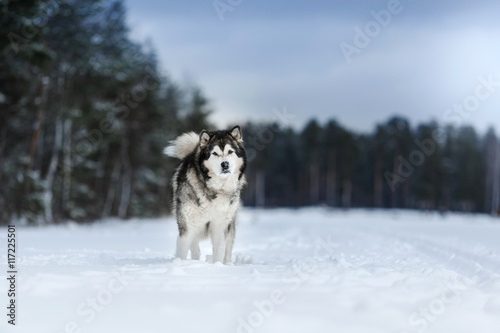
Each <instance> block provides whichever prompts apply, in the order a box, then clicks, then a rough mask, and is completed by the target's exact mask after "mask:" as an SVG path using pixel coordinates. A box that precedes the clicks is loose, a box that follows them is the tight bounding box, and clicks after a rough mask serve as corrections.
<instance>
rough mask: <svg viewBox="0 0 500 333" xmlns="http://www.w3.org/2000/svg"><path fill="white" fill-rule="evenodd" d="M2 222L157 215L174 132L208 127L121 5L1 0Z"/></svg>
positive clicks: (189, 92) (162, 206)
mask: <svg viewBox="0 0 500 333" xmlns="http://www.w3.org/2000/svg"><path fill="white" fill-rule="evenodd" d="M0 11H1V17H0V31H1V34H2V35H1V38H0V108H1V111H0V166H1V167H0V184H1V186H0V223H6V222H7V221H9V220H11V219H24V220H27V221H45V222H52V221H60V220H66V219H72V220H76V221H87V220H91V219H96V218H101V217H106V216H119V217H122V218H125V217H129V216H157V215H161V214H167V213H168V212H169V209H170V207H169V206H170V205H169V202H170V197H169V196H170V192H169V188H168V183H169V180H170V176H171V174H172V172H173V168H174V165H175V161H172V160H171V159H168V158H166V157H165V156H164V155H163V154H162V150H163V148H164V146H165V145H166V143H167V142H168V141H169V140H170V139H172V138H174V137H175V136H176V135H177V134H179V133H181V132H184V131H187V130H191V129H201V128H203V127H208V126H209V124H207V121H206V119H207V116H208V114H209V113H210V110H209V108H208V104H207V100H206V99H205V97H204V96H203V94H202V92H201V91H200V90H199V89H196V87H180V86H179V85H178V84H176V83H175V82H172V81H171V80H170V79H169V78H168V77H166V76H165V75H161V72H160V69H159V67H158V62H157V59H156V56H155V53H154V50H153V49H152V48H151V47H150V46H148V45H142V44H139V43H135V42H132V41H131V40H130V39H129V37H128V30H127V27H126V24H125V21H126V17H125V14H126V13H125V9H124V6H123V3H122V2H121V1H101V0H81V1H62V0H61V1H57V0H52V1H37V0H30V1H10V0H6V1H2V2H1V3H0Z"/></svg>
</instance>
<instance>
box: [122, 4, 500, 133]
mask: <svg viewBox="0 0 500 333" xmlns="http://www.w3.org/2000/svg"><path fill="white" fill-rule="evenodd" d="M125 4H126V6H127V9H128V24H129V27H130V28H131V37H132V39H134V40H136V41H139V42H144V41H151V42H152V44H153V45H154V48H155V49H156V51H157V54H158V59H159V61H160V65H161V68H162V71H163V72H164V73H165V74H167V75H168V76H169V77H171V78H172V79H173V80H174V81H176V82H180V83H181V84H186V85H193V84H194V85H196V86H199V87H200V88H201V89H202V91H203V92H204V94H205V95H206V96H207V97H208V98H209V101H210V104H211V106H212V108H213V109H214V110H215V112H214V114H213V115H212V117H211V120H212V121H213V122H214V123H215V124H217V125H218V126H220V127H224V126H227V125H229V124H234V123H244V122H245V121H247V120H252V121H257V122H268V121H275V122H278V123H279V124H281V125H284V126H292V127H294V128H301V127H302V126H303V125H304V124H305V123H306V122H307V121H309V120H310V119H312V118H315V119H316V120H318V121H320V122H321V123H324V122H326V121H327V120H329V119H335V120H337V121H338V122H340V123H341V124H343V125H344V126H346V127H347V128H350V129H351V130H353V131H356V132H360V133H368V132H371V131H372V130H373V129H374V127H375V125H376V124H379V123H383V122H385V121H387V120H388V118H389V117H391V116H393V115H401V116H404V117H406V118H408V119H409V120H410V122H411V124H412V125H413V126H416V125H417V124H419V123H422V122H428V121H432V120H435V121H438V122H439V123H440V124H447V123H452V124H455V125H469V124H471V125H473V126H474V127H475V128H476V129H477V130H479V131H480V132H482V133H484V132H485V131H486V130H487V129H488V128H489V127H493V128H495V129H496V132H497V133H499V132H500V20H498V13H500V2H498V1H492V0H488V1H486V0H478V1H465V0H455V1H451V0H444V1H439V2H437V1H431V0H400V1H398V0H389V1H378V0H374V1H368V0H360V1H346V0H338V1H337V0H336V1H333V0H332V1H327V0H323V1H320V0H308V1H305V0H303V1H296V0H274V1H269V0H267V1H265V0H251V1H250V0H221V1H218V0H216V1H212V0H206V1H179V0H151V1H142V0H125Z"/></svg>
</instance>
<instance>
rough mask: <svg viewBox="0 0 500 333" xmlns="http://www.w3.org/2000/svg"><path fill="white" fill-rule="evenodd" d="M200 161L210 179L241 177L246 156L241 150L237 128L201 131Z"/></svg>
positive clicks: (240, 138) (240, 137)
mask: <svg viewBox="0 0 500 333" xmlns="http://www.w3.org/2000/svg"><path fill="white" fill-rule="evenodd" d="M199 146H200V155H199V156H200V159H201V160H202V161H201V164H202V166H203V168H204V169H205V170H204V171H205V172H206V173H208V175H209V176H210V177H212V176H216V177H227V176H229V175H232V174H238V175H239V178H240V177H241V176H242V175H243V173H244V172H245V168H246V156H245V150H244V148H243V136H242V134H241V129H240V127H239V126H235V127H233V128H232V129H230V130H228V131H213V132H209V131H205V130H204V131H202V132H201V133H200V142H199Z"/></svg>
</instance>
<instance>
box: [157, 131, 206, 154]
mask: <svg viewBox="0 0 500 333" xmlns="http://www.w3.org/2000/svg"><path fill="white" fill-rule="evenodd" d="M199 140H200V138H199V136H198V134H196V133H195V132H189V133H184V134H182V135H181V136H178V137H177V139H175V140H173V141H170V144H169V145H168V146H167V147H166V148H165V149H164V150H163V152H164V153H165V154H167V155H168V156H171V157H177V158H178V159H183V158H184V157H186V156H188V155H189V154H190V153H191V152H192V151H193V150H194V149H195V148H196V146H197V145H198V142H199Z"/></svg>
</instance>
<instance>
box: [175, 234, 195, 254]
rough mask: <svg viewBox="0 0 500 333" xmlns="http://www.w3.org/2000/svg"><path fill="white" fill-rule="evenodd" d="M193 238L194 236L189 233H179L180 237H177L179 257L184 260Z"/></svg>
mask: <svg viewBox="0 0 500 333" xmlns="http://www.w3.org/2000/svg"><path fill="white" fill-rule="evenodd" d="M192 239H193V237H192V236H191V235H190V234H188V233H184V234H183V235H179V237H178V238H177V253H176V257H177V258H181V259H182V260H186V259H187V255H188V251H189V248H190V247H191V244H192Z"/></svg>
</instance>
